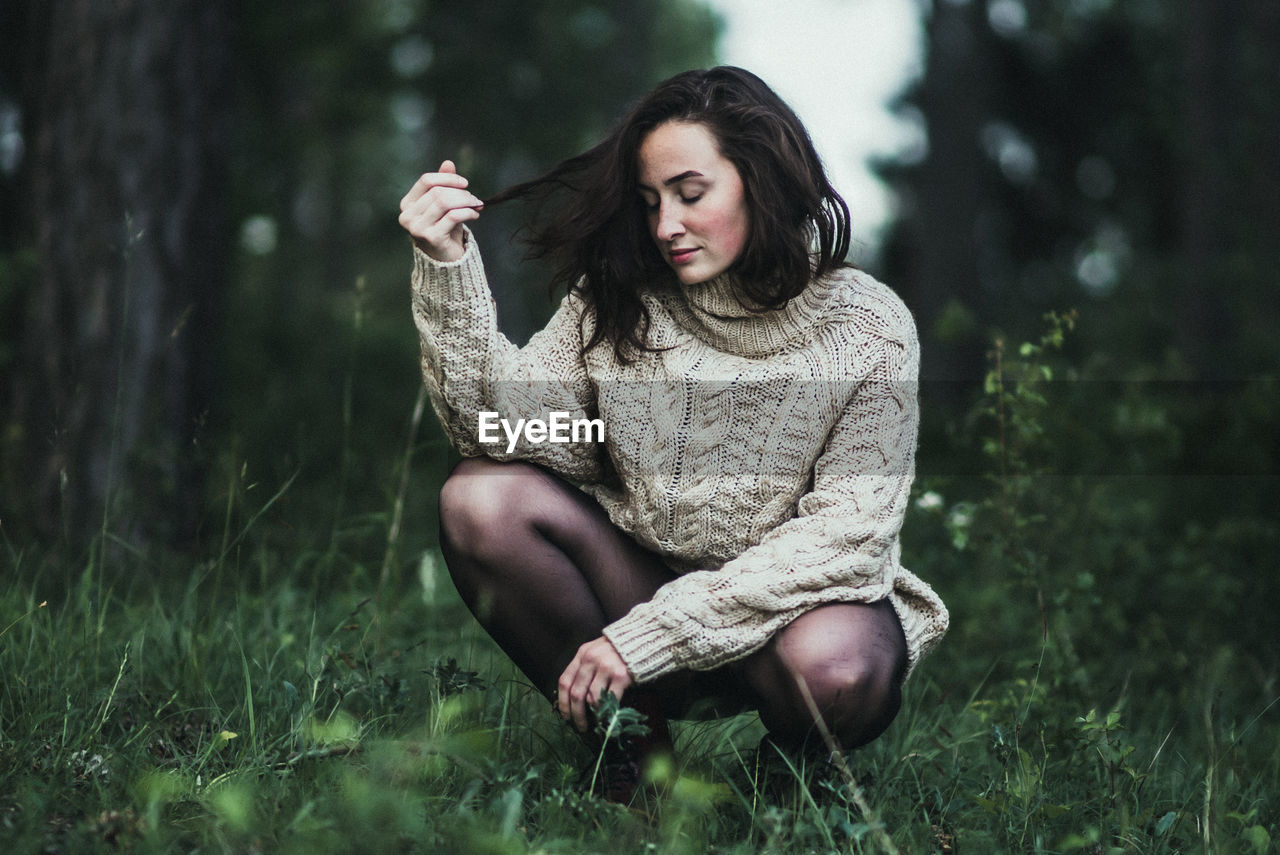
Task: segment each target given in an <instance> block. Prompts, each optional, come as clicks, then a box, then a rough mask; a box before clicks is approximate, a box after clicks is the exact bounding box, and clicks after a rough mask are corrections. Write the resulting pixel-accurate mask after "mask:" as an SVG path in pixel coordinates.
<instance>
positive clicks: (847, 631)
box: [440, 458, 907, 748]
mask: <svg viewBox="0 0 1280 855" xmlns="http://www.w3.org/2000/svg"><path fill="white" fill-rule="evenodd" d="M440 530H441V539H440V542H441V548H442V550H443V552H444V558H445V562H446V564H447V565H448V567H449V573H450V575H452V577H453V581H454V584H456V585H457V587H458V592H459V593H460V594H461V595H462V599H463V600H464V601H465V602H466V604H467V605H468V606H469V607H470V609H471V611H472V613H473V614H475V616H476V618H477V619H478V620H479V621H480V623H481V625H482V626H484V628H485V629H486V630H488V632H489V634H490V635H492V636H493V639H494V640H495V641H496V642H497V643H498V645H499V646H500V647H501V648H502V649H503V650H504V651H505V652H506V654H507V655H508V656H510V657H511V658H512V660H514V661H515V663H516V665H517V666H519V668H520V670H521V671H523V672H524V673H525V675H526V676H527V677H528V678H529V679H530V680H532V681H533V683H534V685H535V686H537V687H538V688H539V689H546V690H549V689H551V688H552V687H554V685H555V683H556V680H557V679H558V678H559V677H560V674H561V672H562V671H563V670H564V668H565V666H567V665H568V664H569V661H570V660H571V659H572V658H573V655H574V653H575V652H576V651H577V649H578V646H579V645H581V644H583V643H584V642H587V641H591V640H592V639H595V638H599V637H600V634H601V630H602V629H603V628H604V627H605V626H606V625H607V624H609V623H612V622H613V621H615V620H617V619H618V618H620V617H622V616H623V615H625V614H626V613H627V612H628V611H630V610H631V607H632V606H634V605H636V604H637V603H641V602H645V601H647V600H649V599H650V598H651V597H652V596H653V594H654V592H655V591H657V589H658V588H659V587H661V586H662V585H663V584H665V583H666V582H668V581H669V580H671V579H672V578H674V574H673V573H672V572H671V570H670V569H669V568H667V566H666V565H665V564H663V563H662V562H661V561H660V560H659V559H658V557H657V556H656V555H654V554H653V553H651V552H649V551H648V550H646V549H644V548H643V547H641V546H640V545H639V544H637V543H636V542H635V541H634V540H632V539H631V538H630V537H629V536H627V535H626V534H624V533H623V532H621V531H620V530H619V529H617V528H616V527H615V526H614V525H613V524H612V522H610V520H609V518H608V515H606V514H605V512H604V510H603V509H602V508H601V507H600V506H599V505H598V504H597V503H596V502H595V500H594V499H592V498H591V497H590V496H588V495H586V494H585V493H583V492H581V491H580V490H577V489H575V488H574V487H572V486H570V485H569V484H567V483H565V482H563V481H561V480H560V479H559V478H557V477H556V476H554V475H552V474H550V473H548V472H547V471H545V470H543V469H541V468H539V467H537V466H533V465H530V464H526V463H497V462H494V461H492V460H489V459H487V458H472V459H467V460H464V461H462V463H460V464H459V465H458V467H457V468H456V469H455V470H454V471H453V474H452V475H450V476H449V478H448V480H447V481H445V484H444V487H443V488H442V490H441V492H440ZM906 661H907V652H906V641H905V639H904V638H903V634H902V626H901V624H900V623H899V622H898V618H897V615H896V614H895V612H894V611H893V608H892V607H891V606H890V605H889V603H888V601H881V602H878V603H872V604H860V603H836V604H833V605H827V606H819V607H818V608H815V609H813V610H811V611H809V612H806V613H805V614H803V615H801V616H800V617H798V618H796V619H795V620H794V621H792V622H791V623H790V624H788V625H787V626H785V627H784V628H783V629H782V630H780V631H779V632H778V633H777V634H776V635H775V636H774V637H773V639H772V640H770V641H769V642H768V643H767V644H766V645H765V646H764V647H763V648H761V649H760V650H758V651H756V652H755V653H753V654H751V655H750V656H747V657H745V658H743V659H741V660H739V661H737V662H735V663H732V664H731V665H726V666H724V667H722V668H720V669H717V670H716V671H711V672H702V673H694V672H679V673H677V674H673V675H671V676H669V677H664V678H662V679H660V680H657V681H654V682H652V683H648V684H644V685H637V686H632V687H631V688H630V689H629V690H628V691H627V699H626V702H627V704H628V705H631V706H635V707H637V708H640V709H646V708H654V707H655V706H656V707H657V708H659V709H661V711H662V712H663V713H664V714H665V715H667V716H668V717H671V718H683V717H686V716H689V715H691V714H692V713H693V712H694V711H695V710H699V709H700V710H702V711H703V712H704V713H707V712H709V713H711V714H723V713H734V712H738V711H739V710H741V709H744V708H755V709H758V710H759V712H760V718H761V720H762V721H763V722H764V724H765V726H766V727H767V728H768V729H769V731H770V734H771V736H772V737H773V738H774V739H775V740H776V741H779V742H782V743H784V744H789V745H800V744H802V743H804V742H806V740H811V739H812V738H813V737H814V735H815V733H814V717H813V714H812V713H811V711H810V710H811V707H810V699H811V700H812V703H813V705H814V706H816V708H817V709H818V711H819V712H820V714H821V715H822V718H823V721H824V722H825V724H826V726H827V727H828V728H829V730H830V732H831V733H832V734H833V735H834V736H835V738H836V739H837V740H839V741H840V743H841V744H842V745H843V746H844V747H846V748H854V747H857V746H859V745H863V744H865V743H867V742H870V741H871V740H872V739H874V738H876V737H877V736H879V735H880V734H881V733H882V732H883V731H884V729H885V728H886V727H888V725H889V723H890V722H891V721H892V720H893V718H894V716H895V715H897V713H898V708H899V706H900V705H901V683H902V676H903V673H904V671H905V666H906ZM805 689H807V693H808V695H809V698H806V697H805V694H806V693H805V691H804V690H805Z"/></svg>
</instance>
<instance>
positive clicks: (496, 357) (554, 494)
mask: <svg viewBox="0 0 1280 855" xmlns="http://www.w3.org/2000/svg"><path fill="white" fill-rule="evenodd" d="M512 198H524V199H532V200H534V201H537V202H539V203H541V204H540V206H539V208H538V211H539V212H540V215H541V219H540V222H539V225H538V227H537V228H536V229H535V230H534V231H533V233H532V237H531V244H532V247H533V251H534V254H537V255H552V256H554V257H556V258H557V259H558V260H559V261H560V270H559V277H558V278H559V281H561V282H563V283H565V284H567V285H568V286H569V293H568V295H567V296H566V297H565V298H564V300H563V302H562V303H561V304H560V306H559V309H558V310H557V312H556V313H555V315H554V316H553V317H552V319H551V320H550V322H549V323H548V324H547V326H546V328H545V329H543V330H541V331H540V332H538V333H537V334H535V335H534V336H533V338H532V339H531V340H530V341H529V343H528V344H527V345H526V346H525V347H523V348H516V347H515V346H514V345H513V344H511V343H510V342H509V341H507V340H506V339H505V338H504V337H503V336H502V335H501V334H500V333H499V332H498V331H497V326H496V321H495V314H494V309H493V301H492V298H491V296H490V292H489V288H488V284H487V282H486V280H485V274H484V268H483V265H482V263H481V260H480V255H479V249H478V247H477V246H476V242H475V240H474V239H473V237H472V236H471V233H470V231H469V230H468V229H467V228H466V225H465V224H466V223H467V222H469V221H471V220H475V219H476V218H478V217H479V216H480V214H481V211H482V209H483V208H484V206H485V203H484V202H483V201H482V200H480V199H479V198H478V197H476V196H475V195H473V194H472V193H471V192H470V191H469V190H468V189H467V180H466V179H465V178H464V177H462V176H460V175H458V174H457V173H456V170H455V169H454V166H453V164H452V163H451V162H450V161H445V162H444V163H443V164H442V165H441V167H440V169H439V171H438V172H434V173H428V174H426V175H423V176H422V177H421V178H420V179H419V180H418V182H417V183H416V184H415V185H414V187H413V189H411V190H410V191H409V193H408V195H406V196H405V198H404V200H403V201H402V203H401V210H402V212H401V216H400V222H401V224H402V225H403V226H404V227H405V228H406V229H407V230H408V231H409V233H410V234H411V235H412V236H413V238H414V241H415V253H414V259H415V261H414V278H413V311H414V318H415V322H416V324H417V327H418V330H419V333H420V337H421V344H422V368H423V376H424V378H425V381H426V384H427V387H428V390H429V392H430V396H431V400H432V403H433V405H434V407H435V410H436V413H437V415H438V416H439V418H440V421H441V423H442V425H443V426H444V428H445V430H446V432H447V433H448V434H449V436H450V438H451V440H452V442H453V443H454V445H455V446H456V447H457V448H458V450H459V451H460V452H461V453H462V454H463V455H464V457H466V458H467V459H464V460H463V461H462V463H461V464H460V465H459V466H458V467H457V469H455V471H454V472H453V474H452V475H451V476H450V477H449V479H448V480H447V481H446V483H445V485H444V487H443V489H442V491H441V496H440V517H441V546H442V549H443V552H444V556H445V559H446V562H447V564H448V566H449V570H450V573H451V574H452V576H453V578H454V581H455V583H456V584H457V587H458V590H459V591H460V593H461V594H462V596H463V598H464V600H466V602H467V604H468V605H469V606H470V607H471V609H472V611H473V612H474V613H475V615H476V616H477V618H478V619H479V620H480V622H481V623H482V624H483V625H484V626H485V627H486V629H488V631H489V632H490V633H491V634H492V636H493V637H494V639H495V640H496V641H497V642H498V644H499V645H500V646H501V647H502V648H503V650H505V651H506V652H507V654H508V655H510V656H511V658H512V659H513V660H514V661H515V662H516V664H517V665H518V666H519V667H520V668H521V670H523V671H524V673H525V674H526V675H528V677H529V678H530V679H531V680H532V681H533V682H534V684H535V685H537V686H539V687H546V688H547V689H548V690H549V689H550V688H551V687H553V686H554V687H555V693H556V694H555V706H556V709H557V710H558V712H559V714H560V715H561V716H562V717H563V718H565V719H566V720H568V721H570V722H572V724H573V725H574V726H575V727H576V728H577V729H578V730H580V731H583V732H586V731H587V730H588V729H589V726H590V723H591V720H592V708H593V707H594V706H595V705H596V704H597V703H598V701H599V699H600V698H601V696H602V695H603V694H604V692H605V691H606V690H608V691H611V692H612V693H613V694H614V695H617V696H619V697H620V698H621V697H622V696H623V695H624V694H625V699H624V701H625V703H626V704H627V705H628V706H632V707H635V708H637V709H639V710H641V711H642V712H645V713H647V714H648V715H649V724H650V727H651V728H652V731H651V734H650V737H649V738H648V739H647V740H643V741H636V742H635V743H633V744H632V745H631V746H630V749H629V750H630V753H629V754H627V753H626V752H624V756H623V757H621V758H620V762H619V763H618V764H617V768H619V769H621V770H624V771H622V772H619V774H618V776H617V779H618V780H619V781H621V783H614V782H611V783H609V784H608V787H609V788H610V792H609V795H611V796H613V797H615V798H625V797H626V796H627V795H628V794H629V791H630V785H631V784H632V783H633V778H634V776H633V775H632V776H631V777H630V778H629V777H628V775H627V773H626V771H625V770H626V769H627V768H630V769H631V771H632V772H634V770H635V767H637V766H638V765H639V763H640V762H641V761H642V760H643V759H644V755H645V754H646V753H648V752H650V751H652V750H656V749H658V748H665V747H669V745H670V742H669V737H668V736H667V730H666V718H667V717H679V716H684V715H688V714H690V713H691V711H692V710H693V708H694V707H699V708H700V709H701V711H702V712H708V711H710V712H712V713H716V712H736V711H738V710H739V709H740V708H742V707H744V706H749V707H753V708H755V709H758V710H759V712H760V716H761V720H762V721H763V722H764V724H765V726H766V727H767V728H768V729H769V733H770V738H771V739H772V741H773V742H774V743H775V744H778V745H780V746H782V747H783V748H785V749H792V750H812V749H814V748H815V747H816V746H819V745H820V741H821V740H820V733H821V731H822V730H823V729H825V730H826V731H827V733H829V734H830V735H831V736H834V738H835V739H836V740H838V741H839V743H840V744H841V745H842V746H843V747H845V748H853V747H856V746H859V745H862V744H865V743H866V742H869V741H870V740H872V739H874V738H875V737H876V736H878V735H879V734H880V733H881V732H883V730H884V729H885V727H887V726H888V724H889V722H890V721H891V720H892V719H893V717H894V716H895V715H896V713H897V711H898V707H899V705H900V699H901V684H902V681H903V680H904V679H905V677H906V675H907V674H908V673H909V672H910V670H911V669H912V668H913V667H914V666H915V664H916V663H917V662H918V661H919V660H920V658H921V657H922V656H923V655H924V654H925V653H926V652H927V651H928V650H929V649H930V648H931V647H932V646H933V645H934V644H935V643H936V642H937V641H938V639H939V638H940V637H941V636H942V634H943V632H944V631H945V629H946V625H947V613H946V609H945V608H944V607H943V605H942V603H941V601H940V600H939V599H938V597H937V596H936V595H935V594H934V592H933V591H932V590H931V589H930V588H929V586H928V585H926V584H925V583H924V582H922V581H921V580H920V579H918V578H917V577H916V576H914V575H913V574H911V573H910V572H908V571H907V570H906V569H904V568H903V567H902V566H901V564H900V563H899V554H900V548H899V542H898V531H899V528H900V526H901V523H902V518H903V514H904V511H905V508H906V505H907V499H908V493H909V490H910V485H911V480H912V477H913V474H914V453H915V442H916V432H917V423H918V411H917V406H916V382H917V370H918V361H919V356H918V345H917V340H916V334H915V328H914V324H913V322H912V320H911V316H910V313H909V312H908V311H907V310H906V309H905V308H904V306H903V305H902V303H901V302H900V301H899V300H898V299H897V297H896V296H895V295H894V294H893V293H892V292H891V291H889V290H888V289H887V288H885V287H884V286H883V285H880V284H879V283H878V282H876V281H875V280H873V279H872V278H871V277H870V276H868V275H866V274H865V273H861V272H859V271H857V270H854V269H853V268H851V267H847V266H845V265H844V264H843V262H842V259H843V256H844V255H845V252H846V251H847V249H848V246H849V226H848V210H847V208H846V206H845V204H844V202H843V200H841V199H840V197H839V195H837V193H836V192H835V191H834V190H833V189H832V187H831V185H830V184H829V182H828V181H827V178H826V176H825V174H824V172H823V169H822V166H821V163H820V162H819V159H818V157H817V154H816V152H815V151H814V148H813V145H812V143H811V141H810V139H809V136H808V134H807V132H806V131H805V129H804V127H803V126H802V125H801V123H800V121H799V119H798V118H797V117H796V116H795V114H794V113H793V112H792V111H791V110H790V109H789V108H788V107H787V106H786V105H785V104H784V103H783V102H782V101H781V99H779V98H778V97H777V95H776V94H774V93H773V91H772V90H770V89H769V88H768V87H767V86H766V85H765V84H764V83H763V82H762V81H761V80H760V79H759V78H757V77H755V76H754V75H752V74H750V73H749V72H746V71H743V70H741V69H736V68H715V69H711V70H709V71H692V72H686V73H684V74H680V75H677V76H676V77H673V78H671V79H670V80H668V81H666V82H664V83H662V84H660V85H659V86H658V87H657V88H656V89H655V90H654V91H653V92H652V93H650V94H649V95H648V96H647V97H646V98H644V99H643V100H642V101H641V102H640V103H639V104H638V105H637V106H636V107H634V108H633V109H632V110H631V112H630V113H629V114H627V115H626V116H625V117H624V118H623V119H622V121H621V122H620V123H619V125H618V126H617V127H616V128H615V129H614V131H613V132H612V133H611V134H610V136H609V137H608V138H607V139H606V140H605V141H604V142H602V143H601V144H600V145H598V146H596V147H595V148H593V149H591V150H590V151H588V152H586V153H585V154H582V155H579V156H578V157H575V158H571V159H569V160H567V161H565V162H563V163H561V164H560V165H559V166H557V167H555V168H554V169H553V170H552V171H551V172H549V173H548V174H547V175H545V176H543V177H542V178H540V179H537V180H535V181H532V182H529V183H527V184H524V185H520V186H517V187H515V188H512V189H510V190H508V191H506V192H505V193H503V194H501V195H500V196H499V197H496V198H495V199H492V200H490V204H492V203H493V202H496V201H504V200H507V199H512ZM500 419H505V420H506V421H505V427H504V428H503V430H502V431H498V430H497V428H496V425H497V424H498V421H499V420H500ZM557 419H559V425H560V427H561V428H562V430H561V431H560V437H561V438H562V439H564V438H568V439H569V440H570V441H566V442H556V441H552V438H553V437H554V434H555V430H554V425H555V424H556V423H557ZM519 420H524V421H523V422H521V421H519ZM533 420H537V422H538V423H542V424H541V426H540V427H537V426H536V423H533ZM570 421H571V422H573V423H574V424H575V425H577V424H581V425H583V426H587V425H591V426H599V425H600V424H602V425H603V437H600V436H599V431H598V430H596V431H595V432H592V431H584V432H583V433H580V434H579V435H578V436H577V441H576V442H575V441H572V437H570V436H569V431H568V430H567V428H565V425H566V424H568V423H569V422H570ZM512 425H515V426H516V427H515V428H514V429H512V427H511V426H512ZM548 425H551V426H552V428H548ZM522 426H523V429H522ZM530 428H532V429H530ZM495 440H496V441H495ZM575 485H576V486H575ZM819 719H821V722H820V725H821V726H819V722H818V720H819Z"/></svg>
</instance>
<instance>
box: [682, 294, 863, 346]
mask: <svg viewBox="0 0 1280 855" xmlns="http://www.w3.org/2000/svg"><path fill="white" fill-rule="evenodd" d="M837 278H838V277H835V276H832V275H827V276H822V277H819V278H816V279H812V280H810V282H809V284H808V286H807V287H806V288H805V289H804V291H802V292H801V293H800V294H798V295H797V296H795V297H792V298H791V299H790V300H788V301H787V304H786V305H785V306H783V307H782V308H781V309H769V310H766V311H763V312H753V311H751V309H749V308H747V307H746V306H744V305H743V304H742V302H741V301H740V300H739V299H738V297H737V295H736V294H735V293H734V290H733V282H732V280H731V278H730V276H729V275H727V274H722V275H720V276H717V277H716V278H715V279H711V280H708V281H706V282H701V283H699V284H697V285H687V286H683V287H681V288H680V289H679V290H678V291H676V292H674V293H673V294H671V296H670V298H669V299H668V300H666V301H664V302H666V303H667V307H668V309H669V311H670V312H671V315H672V317H673V318H674V319H675V321H676V323H677V324H679V325H680V326H681V327H683V328H684V329H685V330H687V331H688V332H689V333H690V334H692V335H693V336H695V337H696V338H698V339H700V340H702V341H704V342H706V343H707V344H709V345H711V346H712V347H714V348H715V349H716V350H720V351H723V352H725V353H732V354H736V355H738V356H746V357H761V356H768V355H770V354H773V353H777V352H778V351H780V350H783V349H785V348H786V347H787V346H788V345H791V344H796V343H802V342H804V341H806V340H807V339H808V337H809V331H810V329H811V328H812V327H813V325H814V323H815V322H816V321H817V320H818V319H819V318H820V317H821V316H822V314H823V313H824V312H825V311H826V309H827V306H828V304H829V303H830V302H831V299H832V297H833V296H834V294H835V291H836V280H837Z"/></svg>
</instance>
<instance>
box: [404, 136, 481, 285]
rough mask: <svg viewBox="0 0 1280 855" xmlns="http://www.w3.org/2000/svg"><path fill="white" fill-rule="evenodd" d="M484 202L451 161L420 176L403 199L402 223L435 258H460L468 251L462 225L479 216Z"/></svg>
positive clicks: (451, 259)
mask: <svg viewBox="0 0 1280 855" xmlns="http://www.w3.org/2000/svg"><path fill="white" fill-rule="evenodd" d="M483 207H484V202H482V201H480V199H479V198H478V197H477V196H475V195H473V194H472V193H471V192H470V191H469V190H467V179H465V178H463V177H462V176H461V175H459V174H458V168H457V167H456V166H454V165H453V161H452V160H446V161H445V162H444V163H441V164H440V171H439V172H428V173H426V174H425V175H423V176H422V177H421V178H419V179H418V180H417V181H416V182H415V183H414V185H413V187H412V188H410V190H409V192H408V193H406V194H405V197H404V198H403V199H401V200H400V225H401V226H403V227H404V228H405V231H407V232H409V234H411V235H413V239H414V241H416V242H417V244H418V246H419V247H421V248H422V251H423V252H425V253H426V254H427V255H429V256H431V257H432V258H434V259H435V260H436V261H457V260H458V259H459V258H462V255H463V253H464V252H466V244H465V243H464V242H463V235H464V232H463V228H462V224H463V223H465V222H467V221H468V220H474V219H477V218H479V216H480V209H481V208H483Z"/></svg>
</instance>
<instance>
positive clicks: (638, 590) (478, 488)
mask: <svg viewBox="0 0 1280 855" xmlns="http://www.w3.org/2000/svg"><path fill="white" fill-rule="evenodd" d="M446 502H447V503H448V504H449V505H450V506H451V509H452V510H451V515H453V516H455V517H460V518H462V520H463V521H464V522H463V523H462V524H461V525H456V526H455V528H457V529H460V530H459V531H458V532H457V533H456V534H455V536H454V537H453V540H455V541H461V540H465V541H469V542H470V543H471V544H474V548H475V549H476V551H477V552H481V551H483V552H489V553H495V552H496V553H498V554H490V555H489V556H487V558H488V561H487V562H486V563H491V564H497V565H502V566H503V568H504V569H510V570H518V569H523V570H524V571H525V572H526V573H529V572H534V570H535V568H537V569H539V570H543V571H545V572H550V573H556V574H562V573H570V574H573V575H577V576H579V577H580V578H581V579H582V580H583V581H584V582H585V583H586V584H587V586H588V587H589V588H590V589H591V591H592V593H593V594H594V595H595V596H596V598H597V599H598V600H599V602H600V604H601V606H602V608H603V610H604V612H605V617H606V619H607V620H608V621H613V620H617V619H618V618H620V617H622V616H623V615H625V614H626V613H627V612H628V611H630V610H631V608H632V606H634V605H636V604H637V603H641V602H645V601H647V600H649V599H651V598H652V597H653V594H654V592H655V591H657V590H658V588H660V587H661V586H662V585H664V584H665V583H666V582H668V581H670V580H671V579H672V578H674V577H675V574H674V573H673V572H672V571H671V569H670V568H669V567H667V565H666V564H665V563H663V561H662V560H661V559H660V558H659V557H658V555H657V554H656V553H654V552H651V551H650V550H647V549H645V548H644V547H642V546H640V544H638V543H636V541H635V540H634V539H633V538H632V537H631V536H630V535H628V534H627V533H626V532H624V531H622V530H621V529H619V528H618V527H617V526H615V525H614V524H613V522H612V521H611V520H610V519H609V515H608V514H607V513H605V511H604V509H603V508H602V507H600V504H599V503H598V502H596V501H595V499H593V498H592V497H591V496H589V495H587V494H586V493H584V492H583V491H582V490H580V489H578V488H577V487H575V486H573V485H572V484H570V483H569V482H567V481H565V480H563V479H562V478H560V477H558V476H557V475H555V474H553V473H551V472H549V471H547V470H546V469H543V468H542V467H540V466H536V465H534V464H531V463H523V462H511V463H503V462H498V461H495V460H491V459H489V458H486V457H478V458H468V459H466V460H463V461H462V462H461V463H460V464H459V465H458V466H457V467H456V468H455V469H454V471H453V473H452V474H451V475H450V476H449V479H448V480H447V481H446V482H445V485H444V488H443V489H442V491H441V505H442V519H443V516H444V514H445V511H444V505H445V504H446ZM461 529H466V530H465V531H461ZM504 575H505V574H504Z"/></svg>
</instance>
